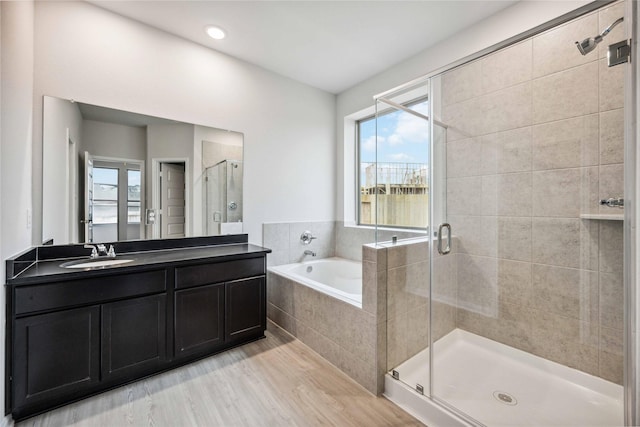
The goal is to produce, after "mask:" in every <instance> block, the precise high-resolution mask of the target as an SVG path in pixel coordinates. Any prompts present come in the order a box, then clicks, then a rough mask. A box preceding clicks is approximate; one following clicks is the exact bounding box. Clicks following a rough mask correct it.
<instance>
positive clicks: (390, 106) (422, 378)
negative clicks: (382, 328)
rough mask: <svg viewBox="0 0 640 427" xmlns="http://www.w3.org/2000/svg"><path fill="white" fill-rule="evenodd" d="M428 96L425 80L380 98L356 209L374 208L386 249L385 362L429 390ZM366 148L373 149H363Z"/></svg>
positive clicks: (405, 379) (363, 158)
mask: <svg viewBox="0 0 640 427" xmlns="http://www.w3.org/2000/svg"><path fill="white" fill-rule="evenodd" d="M430 102H431V100H430V95H429V87H428V81H423V82H422V83H418V84H416V85H413V86H411V87H407V88H406V89H404V90H400V91H397V92H395V93H392V94H388V95H386V96H383V97H381V98H379V99H378V100H377V103H376V116H375V122H374V123H373V124H374V125H375V126H370V127H372V128H373V127H374V128H375V134H372V135H369V134H364V133H365V132H367V131H371V129H369V130H367V129H368V127H365V125H364V124H363V125H361V126H360V129H359V130H360V133H361V135H360V139H361V140H362V141H372V142H373V141H375V144H371V146H369V145H368V144H366V143H363V144H362V145H361V147H360V149H361V151H362V152H361V153H360V162H361V168H360V174H359V175H360V177H359V178H360V188H361V197H360V203H361V204H362V206H361V209H360V211H361V212H366V213H369V212H370V213H372V214H373V216H374V218H373V222H374V223H375V224H376V242H377V245H378V247H379V248H381V249H380V250H382V251H384V252H386V259H387V261H386V280H387V292H386V326H387V329H386V331H387V333H386V338H387V353H386V368H387V371H389V372H390V373H391V374H392V375H393V376H394V378H396V379H397V380H399V381H401V382H403V383H405V384H406V385H407V386H409V387H411V388H413V389H415V390H417V391H418V392H420V393H423V394H425V395H428V394H429V375H428V370H429V338H430V330H429V325H430V318H431V307H430V303H429V293H430V277H429V269H430V267H429V250H430V249H429V248H430V238H429V229H430V227H432V224H431V216H430V209H429V203H430V187H431V185H430V183H431V172H430V169H429V158H430V144H429V137H430V123H429V117H428V115H429V108H430ZM369 148H375V151H374V150H371V152H368V151H367V150H368V149H369Z"/></svg>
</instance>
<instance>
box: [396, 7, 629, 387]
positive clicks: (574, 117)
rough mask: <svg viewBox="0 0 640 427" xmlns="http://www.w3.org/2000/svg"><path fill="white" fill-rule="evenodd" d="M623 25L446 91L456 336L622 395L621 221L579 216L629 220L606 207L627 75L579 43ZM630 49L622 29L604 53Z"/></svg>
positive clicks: (507, 63)
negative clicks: (614, 387)
mask: <svg viewBox="0 0 640 427" xmlns="http://www.w3.org/2000/svg"><path fill="white" fill-rule="evenodd" d="M620 16H623V5H622V4H621V3H617V4H615V5H613V6H610V7H607V8H605V9H602V10H600V11H597V12H594V13H592V14H590V15H588V16H585V17H582V18H580V19H578V20H575V21H572V22H570V23H568V24H565V25H562V26H560V27H557V28H555V29H553V30H550V31H547V32H545V33H543V34H540V35H538V36H535V37H533V38H532V39H529V40H526V41H524V42H522V43H519V44H517V45H514V46H511V47H508V48H506V49H503V50H502V51H500V52H498V53H496V54H493V55H491V56H489V57H486V58H482V59H480V60H478V61H475V62H473V63H471V64H468V65H465V66H462V67H460V68H457V69H455V70H452V71H450V72H448V73H446V74H444V75H443V76H442V80H441V84H442V121H444V122H445V123H447V124H448V125H449V126H450V127H449V129H448V133H447V177H448V187H447V198H448V200H447V213H448V219H449V222H450V223H451V224H452V225H453V231H454V235H456V236H457V237H458V238H459V241H457V242H455V243H457V248H456V252H457V253H456V254H455V255H454V257H453V258H455V259H456V261H455V262H456V264H457V265H456V272H455V276H452V277H454V280H455V281H456V282H457V288H456V294H454V295H452V297H455V298H457V307H458V309H457V313H456V325H457V326H458V327H460V328H463V329H466V330H469V331H471V332H474V333H477V334H480V335H482V336H485V337H488V338H491V339H494V340H496V341H500V342H502V343H505V344H507V345H511V346H514V347H516V348H520V349H522V350H526V351H529V352H532V353H534V354H536V355H540V356H542V357H545V358H548V359H551V360H553V361H556V362H559V363H562V364H565V365H567V366H570V367H573V368H577V369H580V370H582V371H585V372H588V373H590V374H593V375H597V376H600V377H603V378H605V379H608V380H611V381H614V382H617V383H621V381H622V337H623V335H622V328H623V325H622V302H623V301H622V221H597V220H586V219H581V218H580V214H585V213H612V212H613V213H621V211H616V210H612V209H611V208H608V207H600V206H599V204H598V200H599V199H600V198H608V197H617V196H621V195H622V194H623V134H622V132H623V110H622V108H623V86H622V82H623V75H622V74H623V67H613V68H609V67H607V65H606V62H605V61H606V59H605V57H606V51H605V48H604V47H603V46H600V47H599V49H598V52H593V53H591V54H590V55H587V56H582V55H580V54H579V52H578V50H577V49H576V47H575V45H574V42H575V41H576V40H582V39H584V38H585V37H587V36H593V35H595V34H597V33H599V32H600V31H601V30H602V29H603V28H605V27H606V26H608V25H609V24H610V23H611V22H613V21H614V20H615V19H617V18H618V17H620ZM622 38H623V25H619V26H618V27H616V28H615V29H614V31H612V33H611V34H610V35H609V36H608V37H607V39H606V42H604V43H602V45H607V44H608V43H607V42H610V43H613V42H616V41H619V40H620V39H622ZM391 277H392V276H391V275H390V276H389V280H390V282H389V290H390V291H391V289H393V286H392V283H391ZM434 286H441V285H438V281H437V280H436V282H435V283H434ZM434 319H438V316H434ZM447 319H448V317H447ZM390 324H391V323H390ZM409 341H411V339H409V338H407V342H409ZM394 351H397V352H400V354H398V355H396V354H395V353H394ZM407 353H410V352H409V351H408V349H407V350H403V349H402V347H401V349H399V350H392V351H391V352H390V354H391V355H392V356H393V357H389V359H388V362H389V363H390V364H391V365H393V363H392V362H396V361H397V360H400V359H402V358H403V357H404V356H405V355H406V354H407Z"/></svg>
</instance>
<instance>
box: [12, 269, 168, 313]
mask: <svg viewBox="0 0 640 427" xmlns="http://www.w3.org/2000/svg"><path fill="white" fill-rule="evenodd" d="M166 277H167V275H166V271H165V270H164V269H163V270H154V271H145V272H141V273H125V274H115V275H112V276H106V277H95V278H91V279H79V280H69V281H66V282H57V283H48V284H43V285H34V286H20V287H17V288H16V290H15V298H16V300H15V314H16V315H21V314H25V313H31V312H36V311H44V310H52V309H56V308H63V307H71V306H77V305H84V304H95V303H99V302H102V301H110V300H114V299H119V298H127V297H133V296H137V295H146V294H151V293H156V292H164V291H166V288H167V278H166Z"/></svg>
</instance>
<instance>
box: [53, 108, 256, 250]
mask: <svg viewBox="0 0 640 427" xmlns="http://www.w3.org/2000/svg"><path fill="white" fill-rule="evenodd" d="M42 160H43V161H42V163H43V171H42V176H43V195H42V199H43V200H42V206H43V208H42V210H43V212H42V218H43V228H42V230H43V235H42V239H43V241H47V240H50V239H53V241H54V243H55V244H67V243H83V242H115V241H122V240H137V239H151V238H179V237H193V236H207V235H220V234H238V233H242V231H243V229H242V224H243V200H242V196H243V191H242V186H243V170H244V168H243V135H242V134H241V133H239V132H234V131H229V130H224V129H217V128H212V127H207V126H200V125H195V124H191V123H184V122H178V121H173V120H167V119H162V118H158V117H152V116H146V115H143V114H137V113H132V112H127V111H121V110H114V109H111V108H106V107H100V106H96V105H90V104H84V103H81V102H74V101H69V100H65V99H60V98H55V97H51V96H45V97H44V117H43V159H42Z"/></svg>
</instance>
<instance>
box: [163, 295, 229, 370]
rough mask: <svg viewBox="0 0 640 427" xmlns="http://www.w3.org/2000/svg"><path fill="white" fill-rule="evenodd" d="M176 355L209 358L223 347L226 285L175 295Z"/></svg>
mask: <svg viewBox="0 0 640 427" xmlns="http://www.w3.org/2000/svg"><path fill="white" fill-rule="evenodd" d="M175 328H176V329H175V354H176V357H177V358H178V357H183V356H187V355H191V354H206V353H208V352H211V351H214V350H216V349H218V348H221V347H222V346H223V345H224V283H219V284H215V285H207V286H199V287H197V288H191V289H184V290H180V291H176V293H175Z"/></svg>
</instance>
